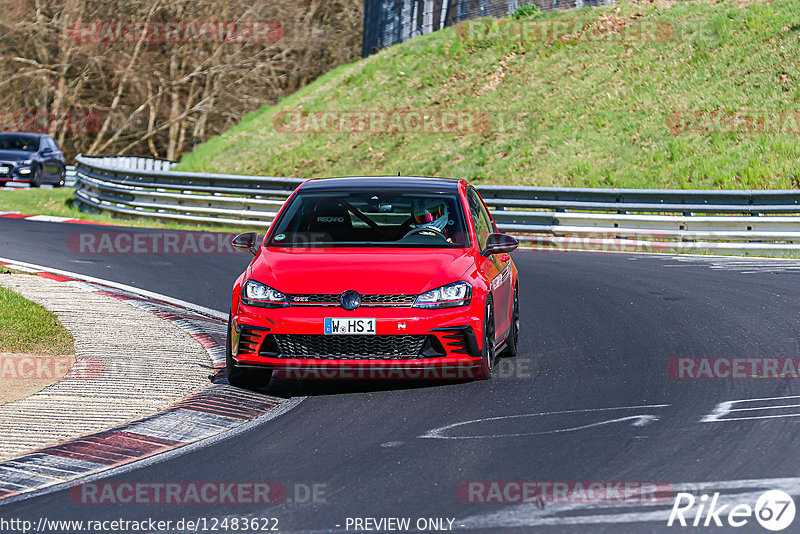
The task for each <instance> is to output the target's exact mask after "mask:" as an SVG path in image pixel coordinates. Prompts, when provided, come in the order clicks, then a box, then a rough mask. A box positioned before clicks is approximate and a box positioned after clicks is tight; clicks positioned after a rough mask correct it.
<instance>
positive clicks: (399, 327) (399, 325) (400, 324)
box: [397, 323, 406, 330]
mask: <svg viewBox="0 0 800 534" xmlns="http://www.w3.org/2000/svg"><path fill="white" fill-rule="evenodd" d="M397 329H398V330H405V329H406V323H397Z"/></svg>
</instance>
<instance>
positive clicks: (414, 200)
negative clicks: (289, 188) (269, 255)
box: [267, 190, 469, 248]
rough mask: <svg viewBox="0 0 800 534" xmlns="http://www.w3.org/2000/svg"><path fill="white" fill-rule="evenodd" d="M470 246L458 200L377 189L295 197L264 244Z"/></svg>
mask: <svg viewBox="0 0 800 534" xmlns="http://www.w3.org/2000/svg"><path fill="white" fill-rule="evenodd" d="M468 243H469V238H468V236H467V231H466V226H465V223H464V215H463V209H462V205H461V202H459V201H458V197H457V196H456V195H454V194H450V195H447V194H436V193H424V192H413V191H401V190H390V191H387V190H378V191H325V192H316V191H315V192H312V193H302V192H301V193H298V195H297V196H295V197H294V198H293V199H292V202H291V203H290V204H289V205H288V206H287V207H286V210H285V212H284V213H283V214H282V215H281V217H280V219H279V220H278V221H276V223H275V226H274V227H273V231H272V233H271V234H270V239H269V241H268V243H267V244H268V246H272V247H307V246H310V247H324V246H358V247H370V246H373V247H386V246H396V247H434V248H442V247H446V248H464V247H467V246H468Z"/></svg>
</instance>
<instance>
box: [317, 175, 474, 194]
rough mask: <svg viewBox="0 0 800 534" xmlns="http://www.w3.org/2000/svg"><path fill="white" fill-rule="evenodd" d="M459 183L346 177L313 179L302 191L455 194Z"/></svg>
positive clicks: (456, 181) (394, 178)
mask: <svg viewBox="0 0 800 534" xmlns="http://www.w3.org/2000/svg"><path fill="white" fill-rule="evenodd" d="M460 182H461V181H460V180H458V179H454V178H426V177H422V176H348V177H342V178H315V179H313V180H309V181H307V182H305V183H304V184H303V186H302V190H303V191H342V190H359V189H371V190H375V189H377V190H386V189H398V188H402V189H409V190H417V191H431V192H433V191H437V192H442V193H444V192H448V193H455V192H457V191H458V186H459V183H460Z"/></svg>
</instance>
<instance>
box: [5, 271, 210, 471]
mask: <svg viewBox="0 0 800 534" xmlns="http://www.w3.org/2000/svg"><path fill="white" fill-rule="evenodd" d="M0 284H2V285H3V286H5V287H6V288H8V289H10V290H12V291H14V292H16V293H18V294H20V295H22V296H23V297H24V298H26V299H28V300H31V301H33V302H36V303H38V304H41V305H42V306H44V307H45V308H46V309H47V310H49V311H51V312H52V313H54V314H55V315H56V316H57V317H58V319H59V321H61V323H62V324H63V325H64V326H65V327H66V328H67V330H69V331H70V333H71V334H72V336H73V337H74V338H75V360H76V361H75V364H74V365H73V366H72V368H71V369H70V371H69V372H68V373H67V375H66V377H65V378H64V379H62V380H60V381H58V382H56V383H54V384H52V385H49V386H47V387H45V388H44V389H42V390H41V391H39V392H37V393H34V394H32V395H30V396H28V397H26V398H24V399H20V400H17V401H13V402H10V403H8V404H5V405H2V406H0V459H7V458H12V457H15V456H19V455H21V454H25V453H28V452H31V451H34V450H36V449H40V448H42V447H46V446H49V445H55V444H57V443H60V442H62V441H65V440H68V439H71V438H76V437H79V436H82V435H84V434H88V433H92V432H97V431H101V430H104V429H107V428H111V427H114V426H117V425H120V424H123V423H126V422H128V421H132V420H135V419H139V418H141V417H143V416H146V415H148V414H151V413H154V412H157V411H160V410H163V409H165V408H167V407H169V406H171V405H173V404H175V403H176V402H177V401H179V400H181V399H183V398H184V397H186V396H188V395H191V394H193V393H196V392H198V391H200V390H202V389H203V388H205V387H207V386H208V385H209V380H208V375H209V367H210V366H211V360H210V358H209V356H208V353H207V352H206V351H205V350H204V349H203V347H202V346H201V345H200V343H198V342H197V341H195V340H194V339H192V338H191V336H190V335H189V334H187V333H186V332H184V331H182V330H180V329H179V328H178V327H177V326H175V325H174V324H172V323H170V322H168V321H166V320H163V319H160V318H158V317H156V316H155V315H153V314H152V313H149V312H147V311H145V310H142V309H139V308H136V307H134V306H132V305H130V304H128V303H126V302H123V301H121V300H117V299H114V298H111V297H108V296H105V295H98V294H95V293H90V292H89V291H86V290H84V289H82V288H81V286H80V282H74V283H73V282H67V283H65V282H56V281H54V280H50V279H47V278H43V277H40V276H33V275H28V274H6V275H0Z"/></svg>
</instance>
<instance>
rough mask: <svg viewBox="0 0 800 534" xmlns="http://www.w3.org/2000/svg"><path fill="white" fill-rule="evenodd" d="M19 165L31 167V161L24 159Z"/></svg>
mask: <svg viewBox="0 0 800 534" xmlns="http://www.w3.org/2000/svg"><path fill="white" fill-rule="evenodd" d="M19 164H20V165H33V160H32V159H26V160H24V161H20V162H19Z"/></svg>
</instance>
